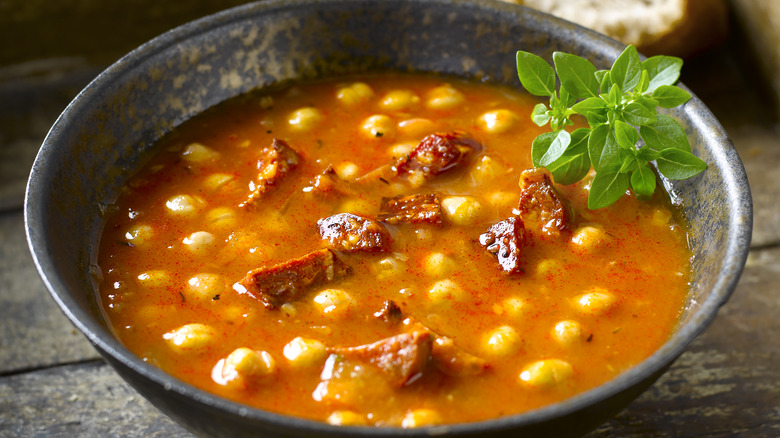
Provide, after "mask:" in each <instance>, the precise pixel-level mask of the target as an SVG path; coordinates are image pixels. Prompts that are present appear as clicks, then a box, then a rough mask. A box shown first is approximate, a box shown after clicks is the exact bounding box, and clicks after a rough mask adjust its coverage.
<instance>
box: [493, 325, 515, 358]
mask: <svg viewBox="0 0 780 438" xmlns="http://www.w3.org/2000/svg"><path fill="white" fill-rule="evenodd" d="M521 341H522V340H521V339H520V334H519V333H517V330H515V329H514V327H511V326H508V325H502V326H501V327H498V328H496V329H494V330H493V331H491V332H490V333H488V334H487V336H486V337H485V341H484V349H485V351H486V352H487V353H488V354H492V355H495V356H507V355H510V354H513V353H515V352H517V350H518V349H519V348H520V342H521Z"/></svg>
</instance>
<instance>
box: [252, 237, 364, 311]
mask: <svg viewBox="0 0 780 438" xmlns="http://www.w3.org/2000/svg"><path fill="white" fill-rule="evenodd" d="M351 272H352V270H351V268H350V267H349V266H347V265H346V264H345V263H344V262H343V261H341V259H339V258H338V256H337V255H336V253H335V252H334V251H332V250H331V249H328V248H325V249H320V250H317V251H314V252H310V253H308V254H306V255H304V256H303V257H299V258H297V259H293V260H288V261H286V262H284V263H279V264H277V265H273V266H267V267H262V268H258V269H255V270H252V271H250V272H248V273H247V274H246V277H244V278H243V279H242V280H241V281H240V282H239V284H241V286H243V287H244V288H245V289H246V293H247V294H249V295H250V296H252V297H254V298H255V299H257V300H260V301H261V302H262V303H263V305H265V306H266V307H268V308H272V309H273V308H276V307H278V306H281V305H282V304H284V303H288V302H291V301H296V300H298V299H300V297H301V296H302V295H303V294H304V293H306V292H307V291H308V290H309V289H310V288H311V287H313V286H317V285H319V284H323V283H329V282H331V281H334V280H337V279H339V278H342V277H345V276H347V275H349V274H350V273H351Z"/></svg>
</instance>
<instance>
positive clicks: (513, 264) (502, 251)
mask: <svg viewBox="0 0 780 438" xmlns="http://www.w3.org/2000/svg"><path fill="white" fill-rule="evenodd" d="M526 241H527V237H526V234H525V227H524V226H523V220H522V219H520V218H519V217H510V218H509V219H505V220H503V221H501V222H498V223H495V224H493V225H491V226H490V227H489V228H488V230H487V232H485V233H483V234H481V235H480V236H479V243H480V244H481V245H482V246H484V247H485V249H487V251H488V252H489V253H491V254H493V255H495V256H496V257H497V258H498V264H499V265H501V268H502V269H503V270H504V271H506V272H509V273H515V272H522V270H523V268H522V266H521V255H522V254H521V248H522V247H523V246H525V244H526Z"/></svg>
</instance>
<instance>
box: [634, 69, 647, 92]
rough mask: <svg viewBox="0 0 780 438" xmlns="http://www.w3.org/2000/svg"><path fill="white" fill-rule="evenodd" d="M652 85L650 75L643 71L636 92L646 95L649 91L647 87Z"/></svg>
mask: <svg viewBox="0 0 780 438" xmlns="http://www.w3.org/2000/svg"><path fill="white" fill-rule="evenodd" d="M649 85H650V75H649V74H648V73H647V70H644V69H643V70H642V75H641V76H640V77H639V83H638V84H636V92H637V93H644V92H645V91H647V87H648V86H649Z"/></svg>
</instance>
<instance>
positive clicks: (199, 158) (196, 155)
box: [181, 143, 219, 164]
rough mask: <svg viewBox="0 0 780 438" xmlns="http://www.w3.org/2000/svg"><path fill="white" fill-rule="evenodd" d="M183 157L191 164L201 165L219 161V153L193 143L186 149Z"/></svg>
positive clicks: (182, 154)
mask: <svg viewBox="0 0 780 438" xmlns="http://www.w3.org/2000/svg"><path fill="white" fill-rule="evenodd" d="M181 157H182V158H183V159H184V161H187V162H189V163H193V164H200V163H206V162H208V161H215V160H217V159H219V152H217V151H215V150H214V149H211V148H210V147H207V146H203V145H202V144H200V143H192V144H190V145H188V146H187V147H186V148H184V150H183V151H182V153H181Z"/></svg>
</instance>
